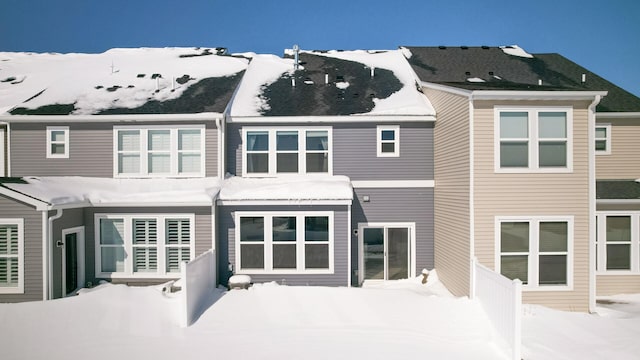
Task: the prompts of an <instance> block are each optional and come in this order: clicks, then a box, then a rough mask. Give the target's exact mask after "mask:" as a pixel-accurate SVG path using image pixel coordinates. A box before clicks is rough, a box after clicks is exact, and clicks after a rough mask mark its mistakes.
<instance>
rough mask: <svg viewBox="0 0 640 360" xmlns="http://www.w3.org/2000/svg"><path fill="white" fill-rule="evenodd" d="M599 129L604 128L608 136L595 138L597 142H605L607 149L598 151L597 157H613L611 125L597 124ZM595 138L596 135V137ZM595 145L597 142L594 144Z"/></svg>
mask: <svg viewBox="0 0 640 360" xmlns="http://www.w3.org/2000/svg"><path fill="white" fill-rule="evenodd" d="M597 128H604V129H605V130H606V132H607V136H606V137H604V138H599V137H595V140H594V141H596V140H604V141H605V144H606V147H605V149H604V150H596V155H611V124H596V129H597ZM594 136H595V135H594ZM594 145H595V142H594Z"/></svg>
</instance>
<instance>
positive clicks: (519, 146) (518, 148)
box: [500, 142, 529, 167]
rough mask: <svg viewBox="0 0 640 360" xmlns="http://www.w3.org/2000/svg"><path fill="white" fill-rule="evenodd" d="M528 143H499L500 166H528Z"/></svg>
mask: <svg viewBox="0 0 640 360" xmlns="http://www.w3.org/2000/svg"><path fill="white" fill-rule="evenodd" d="M528 166H529V144H528V143H526V142H509V143H500V167H528Z"/></svg>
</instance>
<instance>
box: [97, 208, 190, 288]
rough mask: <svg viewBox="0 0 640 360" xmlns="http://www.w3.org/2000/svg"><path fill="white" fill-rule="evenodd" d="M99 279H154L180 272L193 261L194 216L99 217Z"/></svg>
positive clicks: (118, 215)
mask: <svg viewBox="0 0 640 360" xmlns="http://www.w3.org/2000/svg"><path fill="white" fill-rule="evenodd" d="M95 222H96V226H95V229H96V230H95V231H96V234H95V235H96V273H97V274H98V276H114V275H115V276H120V275H122V276H139V277H144V276H148V277H154V276H159V275H170V274H171V273H177V272H180V263H181V262H182V261H189V260H191V259H193V257H194V244H195V232H194V222H195V219H194V215H193V214H178V215H157V214H154V215H129V214H127V215H122V214H97V215H96V219H95Z"/></svg>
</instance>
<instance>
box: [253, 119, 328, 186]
mask: <svg viewBox="0 0 640 360" xmlns="http://www.w3.org/2000/svg"><path fill="white" fill-rule="evenodd" d="M332 129H333V128H332V127H330V126H318V127H296V126H275V127H243V128H242V145H241V147H242V176H243V177H265V176H278V177H286V176H297V175H308V176H326V175H333V133H332ZM253 131H263V132H268V133H269V150H268V151H261V152H263V153H268V154H269V155H268V156H269V171H268V172H266V173H247V145H246V144H247V133H248V132H253ZM277 131H297V132H298V151H297V153H298V172H296V173H278V172H277V171H276V170H277V169H276V158H277V150H276V132H277ZM307 131H326V132H327V141H328V142H329V145H328V150H327V154H328V162H329V164H328V169H327V170H328V171H327V172H326V173H315V172H310V173H307V156H306V154H307V149H306V141H307V137H306V132H307ZM315 152H317V151H315Z"/></svg>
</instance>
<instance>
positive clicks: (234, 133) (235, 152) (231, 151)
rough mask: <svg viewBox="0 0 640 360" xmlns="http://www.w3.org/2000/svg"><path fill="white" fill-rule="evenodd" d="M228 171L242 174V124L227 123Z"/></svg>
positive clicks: (238, 174)
mask: <svg viewBox="0 0 640 360" xmlns="http://www.w3.org/2000/svg"><path fill="white" fill-rule="evenodd" d="M226 141H227V143H226V147H227V149H226V151H227V154H226V155H227V161H226V163H227V164H226V165H227V172H228V173H229V174H233V175H237V176H242V125H240V124H227V131H226Z"/></svg>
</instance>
